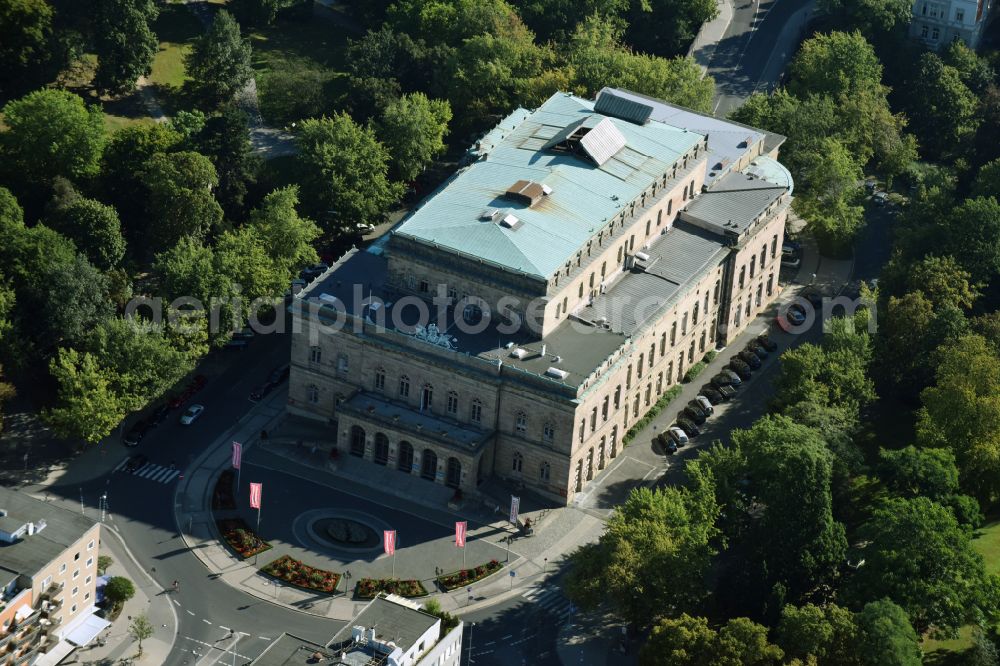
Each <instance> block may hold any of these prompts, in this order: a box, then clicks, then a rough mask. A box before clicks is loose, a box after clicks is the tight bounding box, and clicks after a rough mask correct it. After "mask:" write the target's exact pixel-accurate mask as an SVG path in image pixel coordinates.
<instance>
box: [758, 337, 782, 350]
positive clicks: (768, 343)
mask: <svg viewBox="0 0 1000 666" xmlns="http://www.w3.org/2000/svg"><path fill="white" fill-rule="evenodd" d="M757 342H758V343H760V346H761V347H763V348H764V349H766V350H767V351H769V352H773V351H778V345H776V344H775V343H774V341H773V340H771V338H769V337H767V336H766V335H758V336H757Z"/></svg>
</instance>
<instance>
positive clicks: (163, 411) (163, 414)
mask: <svg viewBox="0 0 1000 666" xmlns="http://www.w3.org/2000/svg"><path fill="white" fill-rule="evenodd" d="M168 416H170V405H168V404H166V403H164V404H162V405H160V406H159V407H157V408H156V410H155V411H153V413H152V414H151V415H150V417H149V421H150V423H152V424H153V425H160V424H161V423H163V422H164V421H166V420H167V417H168Z"/></svg>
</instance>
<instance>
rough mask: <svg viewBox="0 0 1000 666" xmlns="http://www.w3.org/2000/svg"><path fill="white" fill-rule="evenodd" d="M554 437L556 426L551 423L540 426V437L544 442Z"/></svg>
mask: <svg viewBox="0 0 1000 666" xmlns="http://www.w3.org/2000/svg"><path fill="white" fill-rule="evenodd" d="M555 438H556V428H555V426H554V425H552V424H551V423H546V424H545V425H544V426H543V427H542V439H544V440H545V441H546V442H552V441H553V440H554V439H555Z"/></svg>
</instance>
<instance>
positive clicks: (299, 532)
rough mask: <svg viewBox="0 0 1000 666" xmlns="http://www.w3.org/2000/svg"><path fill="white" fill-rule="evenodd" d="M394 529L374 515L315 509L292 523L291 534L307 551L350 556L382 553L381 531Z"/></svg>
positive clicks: (352, 511) (301, 515)
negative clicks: (321, 551) (348, 554)
mask: <svg viewBox="0 0 1000 666" xmlns="http://www.w3.org/2000/svg"><path fill="white" fill-rule="evenodd" d="M388 529H391V528H390V527H389V525H388V524H387V523H385V522H383V521H382V520H379V519H378V518H376V517H375V516H373V515H371V514H368V513H365V512H363V511H354V510H351V509H313V510H312V511H306V512H305V513H302V514H300V515H299V517H298V518H296V519H295V521H294V522H293V523H292V533H293V534H294V535H295V538H296V539H297V540H298V541H299V543H300V544H301V545H303V546H305V547H307V548H314V549H320V550H327V551H334V552H337V551H339V552H342V553H350V554H352V555H357V554H358V553H375V552H379V553H381V552H382V532H383V531H384V530H388Z"/></svg>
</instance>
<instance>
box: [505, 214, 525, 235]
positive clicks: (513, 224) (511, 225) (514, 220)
mask: <svg viewBox="0 0 1000 666" xmlns="http://www.w3.org/2000/svg"><path fill="white" fill-rule="evenodd" d="M522 224H524V223H523V222H521V220H520V219H519V218H518V217H517V216H516V215H514V214H513V213H507V214H506V215H504V216H503V219H502V220H500V226H503V227H507V228H508V229H510V230H511V231H514V230H515V229H518V228H519V227H520V226H521V225H522Z"/></svg>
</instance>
